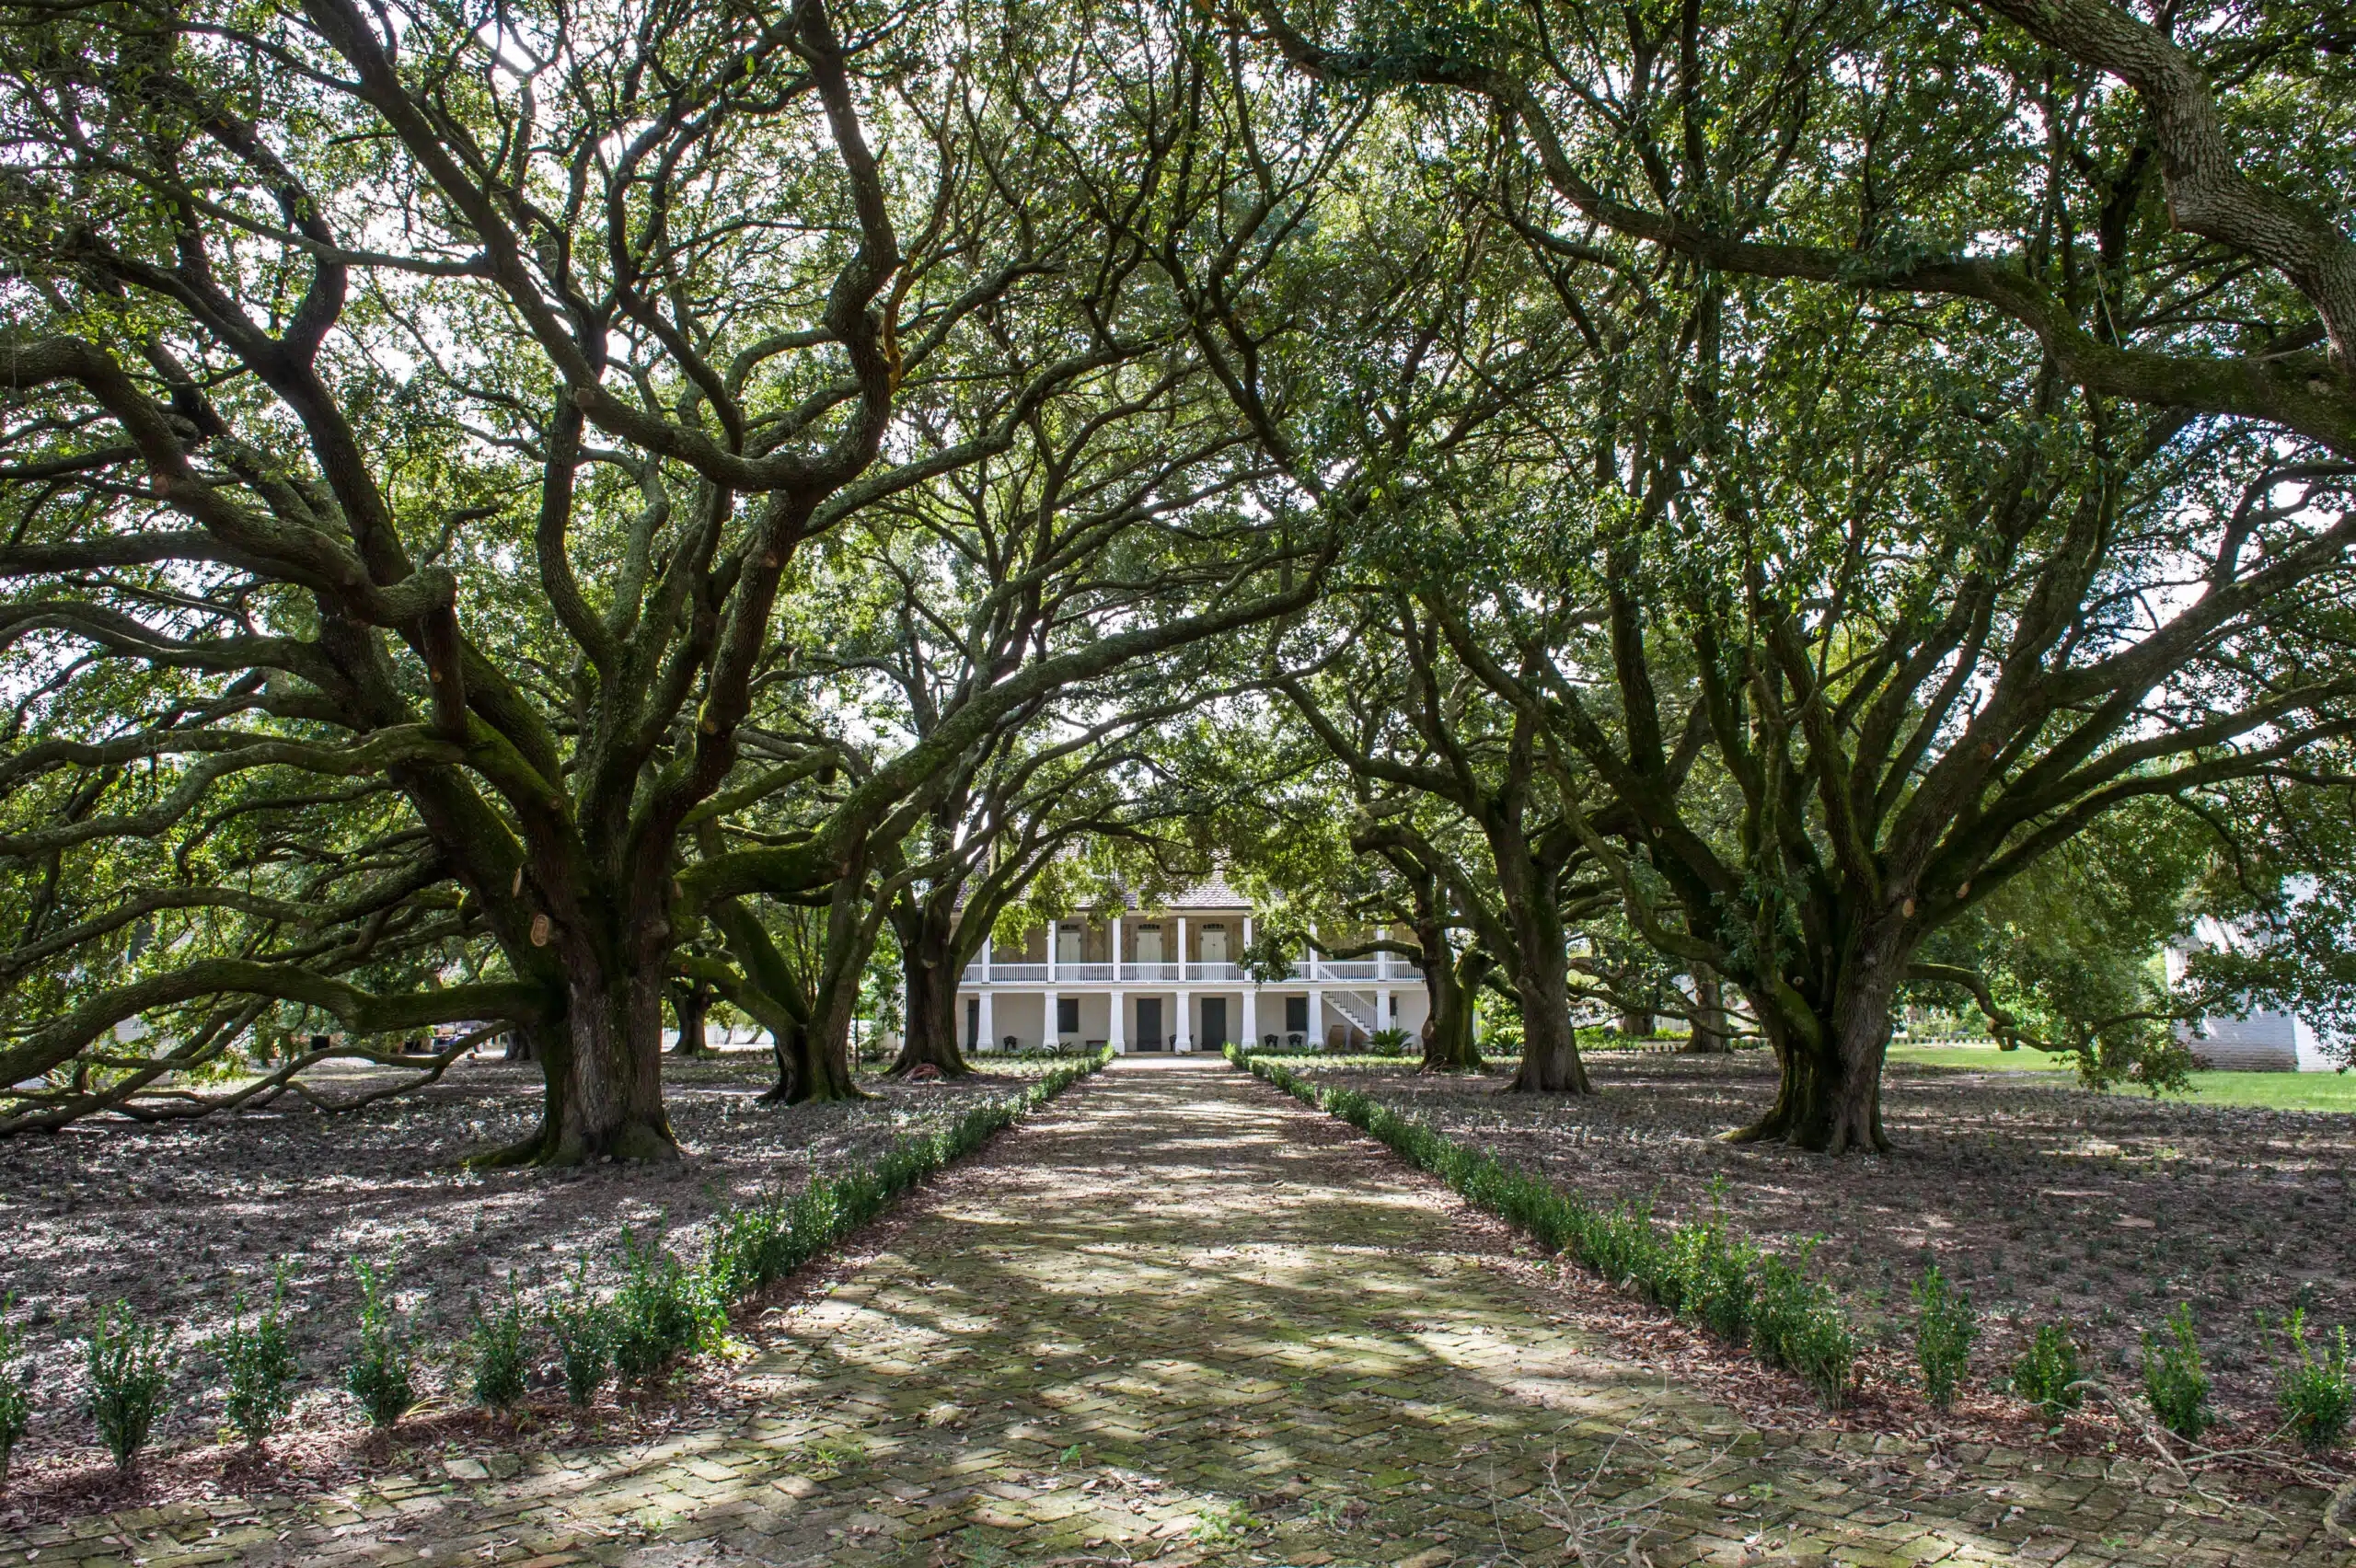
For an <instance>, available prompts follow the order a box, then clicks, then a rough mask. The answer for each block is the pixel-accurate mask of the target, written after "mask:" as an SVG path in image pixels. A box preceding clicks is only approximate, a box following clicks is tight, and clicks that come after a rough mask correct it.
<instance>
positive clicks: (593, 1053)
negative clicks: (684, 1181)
mask: <svg viewBox="0 0 2356 1568" xmlns="http://www.w3.org/2000/svg"><path fill="white" fill-rule="evenodd" d="M566 957H567V965H566V967H567V971H568V974H569V977H570V978H571V980H572V986H571V994H570V996H569V997H568V1000H567V1006H566V1009H565V1020H566V1022H567V1024H568V1025H569V1026H570V1030H569V1032H570V1036H571V1039H570V1044H571V1046H572V1064H571V1069H572V1070H571V1071H569V1072H568V1073H566V1074H565V1076H564V1078H563V1085H564V1093H563V1111H562V1114H561V1116H560V1119H559V1121H558V1124H557V1136H556V1142H555V1147H553V1148H550V1149H549V1150H548V1151H547V1152H545V1153H544V1154H543V1155H542V1157H541V1160H540V1163H542V1164H544V1165H579V1164H582V1163H583V1162H585V1161H589V1160H595V1159H624V1160H659V1159H677V1158H678V1154H679V1145H678V1140H677V1139H676V1138H675V1137H674V1136H672V1134H671V1121H670V1118H669V1117H668V1116H666V1115H665V1114H664V1111H663V1071H662V1061H663V977H662V975H661V974H660V973H659V972H655V973H647V974H629V975H624V976H618V977H617V976H614V975H613V974H611V973H610V972H609V971H608V970H607V968H606V966H605V965H604V964H602V963H599V962H598V961H597V959H596V958H595V956H594V955H591V954H586V953H568V954H567V955H566Z"/></svg>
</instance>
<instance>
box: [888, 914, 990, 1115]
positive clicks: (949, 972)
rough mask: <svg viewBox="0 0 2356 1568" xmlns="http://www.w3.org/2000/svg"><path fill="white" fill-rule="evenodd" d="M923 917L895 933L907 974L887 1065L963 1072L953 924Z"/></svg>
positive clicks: (951, 1074)
mask: <svg viewBox="0 0 2356 1568" xmlns="http://www.w3.org/2000/svg"><path fill="white" fill-rule="evenodd" d="M938 924H939V923H938V922H936V921H934V920H932V919H930V918H927V919H924V920H922V921H921V922H920V924H918V928H916V929H914V930H910V929H908V928H906V927H904V928H903V929H902V931H901V936H900V965H901V973H902V974H904V975H905V976H906V977H907V1000H908V1021H907V1032H906V1033H905V1034H903V1035H902V1037H901V1040H900V1054H899V1055H898V1056H897V1057H896V1058H895V1059H894V1061H893V1063H892V1069H891V1070H892V1071H893V1072H894V1073H895V1074H905V1073H909V1072H913V1071H915V1070H916V1069H917V1068H918V1067H919V1066H932V1067H934V1068H937V1069H938V1070H939V1071H940V1073H941V1076H942V1077H944V1078H963V1077H964V1076H965V1075H967V1074H968V1073H971V1072H972V1071H973V1070H974V1068H973V1066H972V1065H971V1064H970V1063H968V1062H967V1061H966V1060H965V1054H964V1051H962V1050H960V1049H959V1048H958V1044H957V963H956V953H955V951H954V950H953V937H954V932H953V929H951V930H941V929H936V926H937V925H938Z"/></svg>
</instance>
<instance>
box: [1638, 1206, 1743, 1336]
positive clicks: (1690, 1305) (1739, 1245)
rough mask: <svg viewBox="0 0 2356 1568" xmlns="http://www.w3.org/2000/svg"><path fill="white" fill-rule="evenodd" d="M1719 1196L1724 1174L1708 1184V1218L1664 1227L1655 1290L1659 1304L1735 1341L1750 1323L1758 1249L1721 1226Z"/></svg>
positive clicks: (1722, 1216) (1723, 1218)
mask: <svg viewBox="0 0 2356 1568" xmlns="http://www.w3.org/2000/svg"><path fill="white" fill-rule="evenodd" d="M1725 1200H1726V1178H1725V1177H1723V1176H1720V1177H1717V1178H1715V1179H1714V1180H1713V1181H1712V1182H1711V1183H1710V1217H1709V1218H1708V1219H1706V1220H1704V1221H1703V1222H1702V1223H1700V1224H1698V1225H1680V1226H1679V1227H1678V1228H1676V1229H1674V1230H1672V1231H1670V1232H1669V1245H1668V1246H1667V1248H1666V1249H1665V1250H1664V1254H1663V1257H1662V1263H1663V1269H1662V1274H1661V1278H1660V1286H1661V1288H1659V1289H1658V1291H1657V1294H1658V1295H1659V1297H1660V1298H1661V1304H1662V1305H1663V1306H1665V1307H1669V1308H1672V1309H1675V1310H1677V1311H1679V1312H1682V1313H1683V1314H1684V1315H1685V1316H1687V1317H1689V1318H1692V1319H1693V1320H1696V1321H1697V1322H1699V1323H1700V1324H1701V1325H1702V1326H1703V1328H1705V1329H1707V1330H1709V1331H1710V1332H1712V1333H1714V1334H1715V1335H1717V1336H1718V1337H1719V1338H1720V1339H1722V1340H1725V1341H1727V1343H1741V1340H1742V1337H1743V1335H1744V1334H1745V1333H1747V1332H1750V1311H1751V1305H1752V1299H1753V1297H1755V1295H1756V1294H1757V1289H1758V1286H1757V1274H1758V1271H1759V1249H1758V1248H1757V1247H1756V1246H1754V1245H1752V1244H1751V1243H1750V1242H1749V1241H1746V1240H1743V1239H1740V1238H1738V1237H1735V1236H1733V1235H1731V1234H1730V1233H1729V1232H1728V1231H1727V1226H1726V1213H1725ZM1671 1297H1674V1299H1671Z"/></svg>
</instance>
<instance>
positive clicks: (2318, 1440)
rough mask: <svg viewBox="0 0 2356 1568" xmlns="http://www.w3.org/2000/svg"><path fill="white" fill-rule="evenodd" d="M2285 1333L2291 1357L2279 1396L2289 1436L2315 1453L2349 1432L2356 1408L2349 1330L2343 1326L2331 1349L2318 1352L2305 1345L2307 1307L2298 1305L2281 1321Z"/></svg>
mask: <svg viewBox="0 0 2356 1568" xmlns="http://www.w3.org/2000/svg"><path fill="white" fill-rule="evenodd" d="M2282 1338H2283V1341H2284V1342H2285V1343H2287V1344H2288V1345H2289V1347H2290V1350H2291V1355H2292V1356H2293V1357H2295V1358H2296V1359H2295V1360H2292V1359H2290V1358H2288V1357H2286V1358H2285V1359H2284V1361H2283V1362H2282V1364H2281V1373H2280V1377H2281V1386H2280V1388H2279V1389H2278V1390H2277V1392H2276V1399H2277V1401H2278V1402H2279V1403H2280V1404H2281V1410H2282V1420H2283V1423H2284V1424H2286V1425H2288V1426H2289V1427H2290V1429H2291V1435H2292V1436H2293V1437H2296V1438H2297V1439H2298V1440H2299V1443H2300V1446H2301V1447H2304V1448H2305V1449H2306V1450H2307V1451H2308V1452H2309V1453H2311V1454H2320V1453H2322V1452H2324V1451H2325V1450H2326V1449H2328V1448H2333V1447H2338V1446H2339V1440H2340V1439H2341V1438H2342V1437H2345V1436H2346V1435H2348V1422H2349V1417H2350V1414H2351V1413H2356V1384H2351V1383H2350V1379H2349V1376H2348V1331H2347V1330H2346V1329H2344V1328H2343V1329H2340V1330H2339V1331H2338V1332H2336V1333H2335V1335H2334V1336H2333V1343H2332V1347H2331V1349H2330V1350H2329V1351H2327V1352H2326V1353H2325V1354H2323V1355H2316V1354H2315V1353H2314V1352H2313V1351H2311V1350H2309V1349H2308V1348H2307V1309H2305V1308H2304V1307H2300V1308H2294V1309H2292V1313H2291V1315H2290V1317H2288V1318H2287V1319H2285V1320H2283V1323H2282Z"/></svg>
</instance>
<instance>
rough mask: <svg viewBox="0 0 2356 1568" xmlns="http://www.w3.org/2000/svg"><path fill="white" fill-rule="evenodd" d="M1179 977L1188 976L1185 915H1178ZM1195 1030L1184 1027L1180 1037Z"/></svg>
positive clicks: (1184, 1037) (1182, 978) (1187, 1035)
mask: <svg viewBox="0 0 2356 1568" xmlns="http://www.w3.org/2000/svg"><path fill="white" fill-rule="evenodd" d="M1178 978H1179V979H1181V980H1184V978H1186V917H1184V915H1181V916H1179V917H1178ZM1192 1034H1193V1031H1192V1030H1187V1029H1182V1030H1180V1031H1179V1032H1178V1038H1179V1039H1181V1040H1184V1039H1187V1038H1188V1037H1189V1036H1191V1035H1192Z"/></svg>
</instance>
